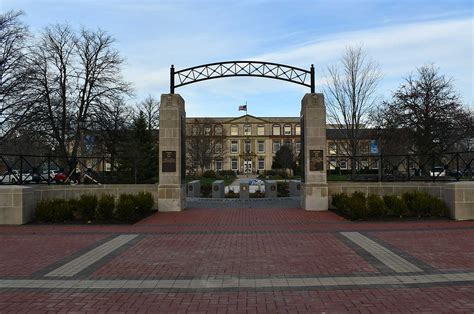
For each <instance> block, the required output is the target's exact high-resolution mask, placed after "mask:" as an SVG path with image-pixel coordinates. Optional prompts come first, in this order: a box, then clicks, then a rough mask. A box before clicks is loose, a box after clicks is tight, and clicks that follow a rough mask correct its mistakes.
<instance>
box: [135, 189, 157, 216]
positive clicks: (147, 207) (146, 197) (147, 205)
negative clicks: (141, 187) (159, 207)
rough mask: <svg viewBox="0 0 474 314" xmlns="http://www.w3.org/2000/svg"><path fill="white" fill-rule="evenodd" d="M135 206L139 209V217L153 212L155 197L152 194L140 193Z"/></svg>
mask: <svg viewBox="0 0 474 314" xmlns="http://www.w3.org/2000/svg"><path fill="white" fill-rule="evenodd" d="M134 198H135V205H136V207H137V213H138V214H139V215H144V214H146V213H148V212H151V211H152V210H153V205H154V203H155V202H154V201H153V196H152V195H151V193H150V192H140V193H138V194H137V195H135V197H134Z"/></svg>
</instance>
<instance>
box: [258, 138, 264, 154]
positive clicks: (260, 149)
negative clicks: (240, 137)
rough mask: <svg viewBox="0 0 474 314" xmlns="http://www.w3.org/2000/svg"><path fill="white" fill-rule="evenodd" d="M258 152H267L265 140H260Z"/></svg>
mask: <svg viewBox="0 0 474 314" xmlns="http://www.w3.org/2000/svg"><path fill="white" fill-rule="evenodd" d="M258 152H259V153H264V152H265V141H258Z"/></svg>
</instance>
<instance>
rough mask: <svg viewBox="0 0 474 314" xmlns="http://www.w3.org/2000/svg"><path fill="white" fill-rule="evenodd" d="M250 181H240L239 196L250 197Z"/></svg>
mask: <svg viewBox="0 0 474 314" xmlns="http://www.w3.org/2000/svg"><path fill="white" fill-rule="evenodd" d="M249 189H250V187H249V183H248V181H247V182H240V184H239V198H243V199H248V198H249Z"/></svg>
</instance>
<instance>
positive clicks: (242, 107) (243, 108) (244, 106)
mask: <svg viewBox="0 0 474 314" xmlns="http://www.w3.org/2000/svg"><path fill="white" fill-rule="evenodd" d="M241 110H243V111H247V105H243V106H239V111H241Z"/></svg>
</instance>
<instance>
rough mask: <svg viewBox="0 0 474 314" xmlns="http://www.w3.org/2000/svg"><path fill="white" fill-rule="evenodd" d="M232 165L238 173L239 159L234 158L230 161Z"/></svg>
mask: <svg viewBox="0 0 474 314" xmlns="http://www.w3.org/2000/svg"><path fill="white" fill-rule="evenodd" d="M230 164H231V168H232V170H234V171H237V158H232V159H231V161H230Z"/></svg>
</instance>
